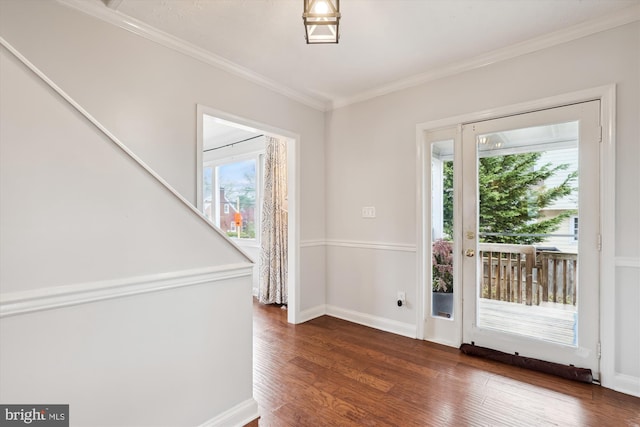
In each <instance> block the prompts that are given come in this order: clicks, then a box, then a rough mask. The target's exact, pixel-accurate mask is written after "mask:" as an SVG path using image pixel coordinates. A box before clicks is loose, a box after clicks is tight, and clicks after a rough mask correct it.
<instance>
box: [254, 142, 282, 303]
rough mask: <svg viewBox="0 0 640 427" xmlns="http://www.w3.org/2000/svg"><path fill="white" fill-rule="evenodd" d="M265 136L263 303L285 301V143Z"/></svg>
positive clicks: (262, 255)
mask: <svg viewBox="0 0 640 427" xmlns="http://www.w3.org/2000/svg"><path fill="white" fill-rule="evenodd" d="M266 139H267V147H266V153H265V159H264V163H265V165H264V203H263V206H262V235H261V238H262V239H261V240H262V254H261V256H260V291H259V292H258V299H259V301H260V302H261V303H263V304H287V252H288V245H287V240H288V232H287V219H288V217H287V144H286V142H285V141H281V140H279V139H278V138H273V137H270V136H267V137H266Z"/></svg>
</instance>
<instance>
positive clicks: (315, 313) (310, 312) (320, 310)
mask: <svg viewBox="0 0 640 427" xmlns="http://www.w3.org/2000/svg"><path fill="white" fill-rule="evenodd" d="M325 314H327V306H326V305H324V304H321V305H317V306H315V307H311V308H308V309H306V310H304V311H301V312H300V322H299V323H304V322H307V321H309V320H311V319H315V318H316V317H320V316H324V315H325Z"/></svg>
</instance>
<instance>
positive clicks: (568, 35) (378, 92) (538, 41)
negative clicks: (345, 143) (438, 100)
mask: <svg viewBox="0 0 640 427" xmlns="http://www.w3.org/2000/svg"><path fill="white" fill-rule="evenodd" d="M639 20H640V5H637V6H631V7H628V8H624V9H622V10H619V11H617V12H615V13H612V14H609V15H606V16H603V17H599V18H596V19H592V20H589V21H585V22H582V23H580V24H577V25H573V26H571V27H567V28H563V29H561V30H558V31H555V32H552V33H548V34H544V35H542V36H539V37H535V38H533V39H529V40H526V41H523V42H520V43H516V44H513V45H510V46H507V47H505V48H502V49H497V50H494V51H492V52H488V53H486V54H483V55H479V56H476V57H474V58H471V59H468V60H462V61H459V62H454V63H451V64H449V65H445V66H443V67H438V68H436V69H433V70H430V71H427V72H425V73H420V74H416V75H413V76H411V77H408V78H406V79H402V80H398V81H395V82H392V83H389V84H387V85H383V86H379V87H377V88H375V89H372V90H369V91H365V92H362V93H360V94H358V95H355V96H353V97H348V98H341V99H334V100H333V102H332V103H331V106H330V107H331V108H330V110H334V109H337V108H341V107H346V106H347V105H351V104H355V103H358V102H363V101H366V100H369V99H372V98H376V97H379V96H382V95H388V94H390V93H393V92H397V91H400V90H403V89H408V88H411V87H415V86H418V85H421V84H424V83H427V82H430V81H434V80H438V79H441V78H444V77H449V76H452V75H455V74H460V73H463V72H466V71H471V70H474V69H477V68H481V67H484V66H487V65H490V64H494V63H496V62H501V61H506V60H508V59H512V58H516V57H518V56H522V55H526V54H529V53H533V52H536V51H539V50H542V49H546V48H549V47H553V46H556V45H559V44H562V43H567V42H570V41H572V40H576V39H579V38H582V37H586V36H589V35H592V34H596V33H599V32H602V31H606V30H610V29H612V28H616V27H620V26H622V25H626V24H629V23H631V22H635V21H639Z"/></svg>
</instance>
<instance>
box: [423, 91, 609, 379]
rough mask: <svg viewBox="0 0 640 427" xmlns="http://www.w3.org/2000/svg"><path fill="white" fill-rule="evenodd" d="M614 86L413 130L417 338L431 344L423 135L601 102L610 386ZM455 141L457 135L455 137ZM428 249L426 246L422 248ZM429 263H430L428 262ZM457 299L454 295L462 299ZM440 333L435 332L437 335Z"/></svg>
mask: <svg viewBox="0 0 640 427" xmlns="http://www.w3.org/2000/svg"><path fill="white" fill-rule="evenodd" d="M615 94H616V86H615V85H613V84H612V85H607V86H600V87H595V88H591V89H585V90H581V91H577V92H571V93H566V94H562V95H557V96H552V97H549V98H543V99H539V100H533V101H529V102H523V103H519V104H513V105H509V106H504V107H499V108H494V109H489V110H485V111H480V112H476V113H469V114H464V115H460V116H455V117H449V118H445V119H441V120H434V121H429V122H425V123H420V124H418V125H416V150H417V156H416V171H417V185H416V200H417V203H416V223H417V227H418V229H417V234H418V242H417V243H418V244H417V254H416V255H417V263H416V264H417V270H418V271H417V277H418V283H417V285H416V300H417V310H416V331H417V337H418V338H419V339H427V338H429V339H430V340H433V338H432V337H428V336H426V335H425V321H427V322H429V321H431V316H430V314H429V310H428V308H429V307H428V305H427V303H426V300H427V292H426V289H430V285H431V280H430V278H429V277H427V272H428V271H429V264H430V262H429V263H427V260H426V259H425V254H427V253H428V252H429V251H430V249H429V247H428V245H429V242H430V233H429V229H430V227H429V221H430V217H431V212H430V210H426V206H427V205H428V203H427V201H428V199H429V198H430V188H429V187H427V186H426V179H425V177H426V176H428V174H429V173H430V166H429V165H428V159H429V153H430V151H429V150H428V149H429V148H430V147H429V146H428V143H427V141H426V136H425V134H426V132H429V131H435V130H438V129H444V128H456V127H458V126H460V125H462V124H467V123H473V122H478V121H482V120H489V119H496V118H500V117H506V116H511V115H514V114H520V113H527V112H530V111H536V110H542V109H546V108H553V107H560V106H563V105H569V104H574V103H578V102H584V101H591V100H600V106H601V110H600V123H601V126H602V143H601V145H600V205H601V207H602V213H601V215H602V216H601V218H600V230H601V234H602V250H601V252H600V266H601V267H600V280H599V290H600V310H599V311H600V313H601V316H600V336H601V346H602V348H601V351H602V357H601V361H600V368H601V381H602V385H604V386H607V383H609V384H611V385H613V384H612V383H611V381H609V379H613V375H614V372H615V371H614V363H615V359H614V354H615V319H614V316H613V313H614V312H615V299H614V297H615V294H614V289H613V286H612V285H613V284H615V116H616V110H615V105H616V97H615ZM458 137H459V134H458ZM425 245H427V246H425ZM429 261H430V260H429ZM460 297H461V295H459V296H458V298H460ZM454 322H455V324H456V327H459V328H460V333H459V336H460V339H461V337H462V319H461V316H456V320H454ZM435 333H436V334H437V333H438V332H437V331H436V332H435ZM439 341H440V342H441V343H443V344H448V345H451V346H458V345H460V344H461V343H462V342H456V343H454V342H450V343H447V342H444V341H443V340H439Z"/></svg>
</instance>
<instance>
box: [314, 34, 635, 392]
mask: <svg viewBox="0 0 640 427" xmlns="http://www.w3.org/2000/svg"><path fill="white" fill-rule="evenodd" d="M639 57H640V24H639V23H638V22H635V23H633V24H628V25H625V26H623V27H619V28H616V29H613V30H609V31H606V32H602V33H598V34H595V35H591V36H588V37H584V38H582V39H579V40H575V41H572V42H568V43H565V44H561V45H557V46H555V47H551V48H547V49H544V50H541V51H538V52H535V53H530V54H527V55H524V56H520V57H517V58H514V59H511V60H507V61H503V62H499V63H495V64H491V65H487V66H484V67H481V68H478V69H475V70H472V71H468V72H464V73H460V74H458V75H453V76H450V77H447V78H442V79H440V80H437V81H432V82H428V83H425V84H422V85H419V86H416V87H413V88H410V89H406V90H402V91H399V92H395V93H392V94H389V95H386V96H381V97H378V98H374V99H371V100H368V101H364V102H361V103H358V104H353V105H350V106H346V107H344V108H340V109H337V110H334V111H333V112H331V113H328V114H327V130H326V133H327V148H326V170H327V184H326V185H327V239H328V241H329V245H328V247H327V260H328V275H327V305H328V306H329V307H338V308H340V309H341V310H342V311H343V312H344V311H346V312H351V315H352V317H353V318H369V319H375V321H377V322H379V323H382V324H384V323H385V322H386V323H392V322H408V320H407V319H412V318H415V316H416V312H415V306H416V305H415V302H416V301H415V283H416V281H415V280H416V278H415V276H414V274H415V273H414V272H415V271H416V268H417V265H416V262H417V260H416V259H415V258H416V254H415V245H416V242H417V227H416V215H415V212H416V186H417V182H418V181H417V176H416V167H415V164H416V160H415V159H416V137H415V129H416V124H419V123H425V122H429V121H434V120H437V119H445V118H448V117H454V116H458V115H462V114H467V113H474V112H480V111H486V110H489V109H492V108H498V107H503V106H508V105H512V104H517V103H522V102H529V101H533V100H537V99H542V98H546V97H551V96H554V95H560V94H565V93H569V92H574V91H579V90H582V89H588V88H593V87H598V86H603V85H609V84H612V83H615V84H616V85H617V138H616V150H617V151H616V165H615V169H616V182H617V183H616V206H615V209H616V227H615V230H616V259H617V261H616V262H617V265H618V273H619V274H618V278H617V283H616V284H615V286H611V287H610V288H611V292H615V293H616V295H615V299H616V301H617V303H616V304H617V305H616V310H615V313H602V316H615V317H616V331H617V339H616V341H615V342H616V344H615V372H617V373H619V374H620V375H623V376H624V378H625V381H626V383H625V384H626V385H628V387H627V388H626V390H627V391H628V392H633V393H636V394H640V335H639V333H638V330H640V317H639V315H638V311H637V310H636V309H635V307H638V305H639V304H640V301H639V300H638V295H639V294H638V287H639V286H640V283H638V280H637V277H638V276H637V271H636V273H630V272H629V271H627V270H624V271H623V270H621V269H622V268H624V269H629V268H630V269H633V270H637V268H638V266H640V222H639V221H638V218H639V217H640V193H639V191H638V188H639V187H640V185H639V184H640V131H639V122H640V120H639V118H640V106H639V96H638V95H639V93H640V66H639V61H640V58H639ZM363 206H375V207H376V211H377V218H375V219H363V218H361V208H362V207H363ZM332 242H333V243H332ZM336 242H337V243H336ZM365 243H370V244H371V245H366V244H365ZM345 246H346V247H345ZM371 247H375V248H377V249H376V250H377V252H376V253H375V254H373V253H372V252H371ZM407 248H413V252H410V251H406V249H407ZM622 265H630V266H631V267H622ZM371 271H376V272H377V273H378V274H377V275H376V278H375V279H374V278H372V277H371V274H370V272H371ZM397 290H405V291H406V292H407V299H408V302H409V305H408V307H406V308H403V309H400V310H397V309H393V308H392V307H393V306H394V304H395V293H396V291H397ZM370 293H373V294H375V295H376V297H375V298H373V297H371V295H369V294H370ZM380 298H382V299H383V301H381V300H380ZM412 303H413V305H412ZM620 388H621V389H622V388H624V386H621V387H620Z"/></svg>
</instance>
